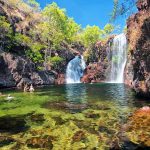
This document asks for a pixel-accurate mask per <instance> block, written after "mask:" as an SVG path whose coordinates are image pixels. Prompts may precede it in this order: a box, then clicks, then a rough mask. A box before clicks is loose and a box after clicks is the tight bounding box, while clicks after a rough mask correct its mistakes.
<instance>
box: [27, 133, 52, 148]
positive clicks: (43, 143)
mask: <svg viewBox="0 0 150 150" xmlns="http://www.w3.org/2000/svg"><path fill="white" fill-rule="evenodd" d="M27 146H28V147H30V148H45V149H48V150H51V149H52V148H53V143H52V139H51V136H46V135H45V136H44V137H32V138H31V139H28V140H27Z"/></svg>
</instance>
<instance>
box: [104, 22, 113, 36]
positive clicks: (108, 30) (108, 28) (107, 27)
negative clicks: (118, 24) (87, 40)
mask: <svg viewBox="0 0 150 150" xmlns="http://www.w3.org/2000/svg"><path fill="white" fill-rule="evenodd" d="M113 31H114V26H113V25H112V24H106V25H105V27H104V33H105V34H106V35H107V34H110V33H112V32H113Z"/></svg>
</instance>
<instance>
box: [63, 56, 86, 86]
mask: <svg viewBox="0 0 150 150" xmlns="http://www.w3.org/2000/svg"><path fill="white" fill-rule="evenodd" d="M85 68H86V64H85V61H84V59H83V56H76V57H75V58H74V59H72V60H71V61H70V62H69V63H68V66H67V70H66V83H67V84H69V83H80V82H81V81H80V79H81V77H82V76H83V71H84V69H85Z"/></svg>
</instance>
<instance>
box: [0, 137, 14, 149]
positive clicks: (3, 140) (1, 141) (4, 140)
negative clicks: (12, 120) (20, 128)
mask: <svg viewBox="0 0 150 150" xmlns="http://www.w3.org/2000/svg"><path fill="white" fill-rule="evenodd" d="M13 142H15V140H14V139H13V138H11V137H7V136H0V147H3V146H6V145H9V144H11V143H13Z"/></svg>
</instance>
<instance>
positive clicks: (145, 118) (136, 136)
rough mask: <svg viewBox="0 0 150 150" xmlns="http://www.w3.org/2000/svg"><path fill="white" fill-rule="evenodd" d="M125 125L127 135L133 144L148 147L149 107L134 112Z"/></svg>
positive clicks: (149, 137) (149, 140) (149, 130)
mask: <svg viewBox="0 0 150 150" xmlns="http://www.w3.org/2000/svg"><path fill="white" fill-rule="evenodd" d="M127 125H128V127H127V135H128V137H129V139H130V140H131V141H132V142H133V143H136V144H137V143H138V144H140V145H143V146H149V147H150V107H143V108H141V109H138V110H137V111H135V112H134V113H133V114H132V116H131V117H129V120H128V123H127Z"/></svg>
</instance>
